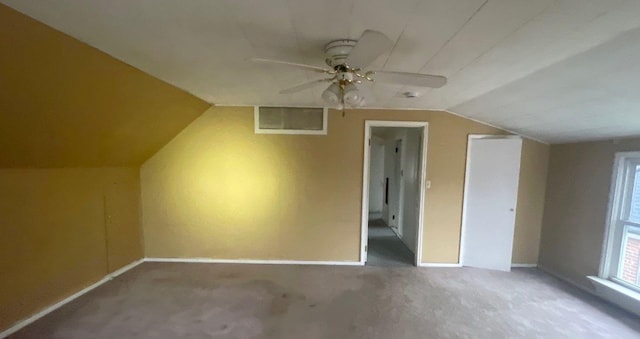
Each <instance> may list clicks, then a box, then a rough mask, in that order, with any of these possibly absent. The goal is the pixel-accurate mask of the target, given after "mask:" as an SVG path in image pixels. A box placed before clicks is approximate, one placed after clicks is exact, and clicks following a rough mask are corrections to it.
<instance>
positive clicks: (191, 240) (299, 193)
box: [141, 107, 547, 263]
mask: <svg viewBox="0 0 640 339" xmlns="http://www.w3.org/2000/svg"><path fill="white" fill-rule="evenodd" d="M365 119H367V120H414V121H418V120H422V121H428V122H429V145H428V156H427V163H428V164H427V176H428V178H429V180H431V189H430V190H429V191H428V192H427V194H426V206H425V223H424V242H423V244H424V251H423V253H422V261H423V262H439V263H455V262H457V261H458V251H459V241H460V222H461V213H462V196H463V195H462V193H463V183H464V170H465V159H466V146H467V136H468V134H469V133H480V134H500V133H504V132H503V131H500V130H498V129H495V128H492V127H489V126H486V125H482V124H479V123H476V122H473V121H470V120H467V119H463V118H460V117H457V116H454V115H451V114H448V113H445V112H432V111H392V110H357V111H348V112H347V113H346V116H345V117H342V116H341V113H340V112H336V111H330V112H329V134H328V135H327V136H302V135H265V134H258V135H257V134H254V131H253V109H252V108H250V107H217V108H212V109H210V110H209V111H207V112H206V113H205V114H203V115H202V116H201V117H200V118H198V119H197V120H196V121H194V122H193V123H192V124H191V125H189V126H188V127H187V128H186V129H185V130H184V131H182V133H180V134H179V135H178V136H177V137H176V138H175V139H174V140H172V141H171V142H170V143H169V144H168V145H167V146H165V147H164V148H163V149H162V150H160V151H159V152H158V153H156V154H155V155H154V156H153V157H152V158H151V159H149V160H148V161H147V162H146V163H145V164H144V165H143V166H142V169H141V180H142V182H141V185H142V210H143V229H144V239H145V250H146V255H147V256H150V257H209V258H231V259H235V258H253V259H289V260H358V259H359V258H358V257H359V245H360V240H359V239H360V213H361V200H362V197H361V195H362V158H363V144H362V143H363V138H364V120H365ZM525 144H526V146H525V148H524V149H523V166H524V167H527V168H525V169H524V170H526V171H529V173H533V174H536V175H532V177H531V178H528V179H527V181H526V182H525V183H526V184H525V185H523V186H525V187H527V189H525V190H523V191H521V192H520V196H519V200H520V201H519V204H518V215H517V220H518V222H517V225H516V234H518V235H519V236H521V237H524V236H522V235H523V234H538V233H539V232H540V231H539V230H540V222H539V221H540V215H542V209H541V206H540V204H539V203H528V200H534V201H536V202H539V201H541V199H542V196H541V195H543V194H544V190H540V189H539V186H544V184H545V182H544V178H545V172H546V166H543V165H541V164H544V163H545V162H546V161H547V158H546V156H547V154H546V149H547V146H546V145H540V144H537V143H535V142H532V141H525ZM538 172H540V173H538ZM532 187H534V188H535V189H533V188H532ZM520 214H522V215H520ZM523 243H526V244H524V245H523ZM536 253H537V239H536V238H532V239H530V242H526V241H524V240H522V239H520V238H518V240H517V241H516V244H515V246H514V254H515V256H514V258H518V260H522V261H521V262H524V263H535V262H536V261H537V258H536V255H535V254H536Z"/></svg>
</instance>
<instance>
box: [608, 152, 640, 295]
mask: <svg viewBox="0 0 640 339" xmlns="http://www.w3.org/2000/svg"><path fill="white" fill-rule="evenodd" d="M612 193H613V194H611V202H610V205H609V224H608V225H607V234H606V247H605V251H604V260H603V262H602V265H601V271H600V276H601V277H602V278H606V279H610V280H612V281H614V282H616V283H619V284H621V285H624V286H626V287H628V288H631V289H634V290H636V291H640V152H628V153H617V154H616V159H615V164H614V173H613V180H612Z"/></svg>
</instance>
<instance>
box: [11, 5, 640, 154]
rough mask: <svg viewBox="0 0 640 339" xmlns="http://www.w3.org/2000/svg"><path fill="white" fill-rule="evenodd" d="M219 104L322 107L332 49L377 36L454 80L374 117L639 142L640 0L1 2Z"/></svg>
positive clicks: (394, 63)
mask: <svg viewBox="0 0 640 339" xmlns="http://www.w3.org/2000/svg"><path fill="white" fill-rule="evenodd" d="M0 2H2V3H6V4H8V5H10V6H12V7H14V8H16V9H18V10H20V11H21V12H23V13H26V14H28V15H30V16H32V17H34V18H36V19H37V20H40V21H42V22H44V23H46V24H48V25H51V26H52V27H55V28H57V29H59V30H61V31H63V32H65V33H67V34H69V35H71V36H74V37H76V38H78V39H80V40H81V41H85V42H87V43H88V44H90V45H92V46H95V47H97V48H99V49H101V50H103V51H105V52H107V53H109V54H110V55H113V56H114V57H116V58H118V59H120V60H123V61H124V62H126V63H128V64H131V65H133V66H135V67H138V68H140V69H142V70H144V71H145V72H148V73H149V74H152V75H154V76H156V77H158V78H160V79H163V80H165V81H167V82H169V83H171V84H174V85H176V86H178V87H180V88H183V89H186V90H187V91H189V92H191V93H194V94H195V95H197V96H198V97H200V98H202V99H204V100H207V101H209V102H213V103H216V104H220V105H226V104H233V105H254V104H259V105H322V101H320V99H319V98H320V94H321V92H322V90H323V88H322V87H320V88H315V89H312V90H308V91H304V92H300V93H297V94H290V95H280V94H278V92H279V90H280V89H283V88H286V87H289V86H292V85H296V84H298V83H301V82H305V81H307V80H310V79H314V78H315V77H314V75H312V74H308V73H306V72H304V71H298V70H295V69H290V68H283V67H279V66H266V65H257V64H252V63H250V62H247V61H246V59H247V58H250V57H255V56H260V57H268V58H280V59H286V60H292V61H297V62H304V63H310V64H313V65H318V66H323V65H324V64H323V46H324V45H325V44H326V43H327V42H329V41H331V40H334V39H340V38H352V39H354V38H357V37H359V36H360V34H361V33H362V31H363V30H364V29H375V30H379V31H381V32H383V33H385V34H386V35H387V36H389V37H390V38H391V39H392V40H394V41H395V46H394V48H393V50H392V51H391V52H390V53H387V54H385V55H382V56H381V57H380V58H378V60H376V61H375V62H374V64H373V65H372V66H371V68H372V69H384V70H396V71H409V72H425V73H434V74H442V75H445V76H447V77H448V78H449V84H448V85H447V86H445V87H443V88H440V89H436V90H419V92H421V94H422V96H421V97H419V98H417V99H405V98H402V97H401V96H400V95H399V93H402V92H404V91H407V90H416V89H414V88H410V87H403V86H389V85H383V84H376V85H374V86H373V92H374V93H375V94H376V97H377V100H376V101H375V102H373V103H372V104H370V106H373V107H389V108H419V109H443V110H448V111H450V112H454V113H457V114H461V115H464V116H467V117H470V118H473V119H477V120H480V121H484V122H487V123H490V124H493V125H496V126H500V127H502V128H506V129H509V130H512V131H516V132H519V133H522V134H524V135H528V136H532V137H535V138H537V139H540V140H544V141H547V142H552V143H555V142H566V141H580V140H591V139H601V138H610V137H622V136H632V135H640V99H638V98H639V96H637V95H636V93H635V92H636V89H637V88H640V67H638V65H637V63H638V62H637V60H640V15H638V13H640V1H638V0H606V1H605V0H535V1H531V0H322V1H319V0H295V1H294V0H242V1H237V0H215V1H175V0H127V1H125V0H113V1H84V0H49V1H41V0H0Z"/></svg>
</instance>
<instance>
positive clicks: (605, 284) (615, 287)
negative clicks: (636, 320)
mask: <svg viewBox="0 0 640 339" xmlns="http://www.w3.org/2000/svg"><path fill="white" fill-rule="evenodd" d="M587 279H589V280H591V284H593V287H594V288H595V294H596V295H597V296H599V297H600V298H603V299H605V300H607V301H609V302H611V303H614V304H616V305H618V306H620V307H622V308H624V309H625V310H627V311H629V312H632V313H634V314H636V315H640V293H638V292H636V291H634V290H632V289H629V288H626V287H624V286H622V285H620V284H617V283H615V282H613V281H611V280H607V279H602V278H599V277H593V276H587Z"/></svg>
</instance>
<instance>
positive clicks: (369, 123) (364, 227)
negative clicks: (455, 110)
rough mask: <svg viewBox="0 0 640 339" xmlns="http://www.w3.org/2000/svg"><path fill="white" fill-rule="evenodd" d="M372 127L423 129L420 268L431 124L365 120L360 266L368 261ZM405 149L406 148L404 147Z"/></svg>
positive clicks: (417, 254)
mask: <svg viewBox="0 0 640 339" xmlns="http://www.w3.org/2000/svg"><path fill="white" fill-rule="evenodd" d="M372 127H421V128H422V149H421V154H420V157H421V159H420V161H421V166H420V171H421V172H422V173H420V197H419V199H420V201H419V206H420V209H419V212H418V225H417V232H416V244H415V248H414V252H415V253H414V257H415V265H416V266H418V267H420V266H422V265H421V262H420V260H421V257H422V235H423V227H424V225H423V224H424V206H425V201H426V181H427V145H428V140H429V122H427V121H396V120H394V121H387V120H365V122H364V142H363V144H364V145H363V148H364V159H363V161H362V213H361V216H360V217H361V229H360V265H364V264H365V262H366V261H367V259H366V258H367V253H366V251H365V248H366V246H367V240H368V239H367V238H368V231H369V229H368V226H369V165H370V164H369V162H370V152H371V148H370V147H369V146H370V145H369V140H370V139H371V128H372ZM403 148H404V146H403Z"/></svg>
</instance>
